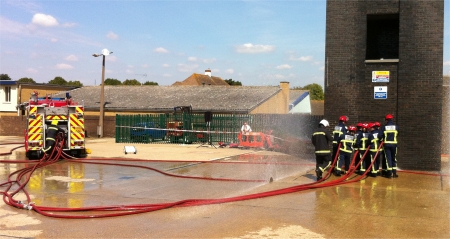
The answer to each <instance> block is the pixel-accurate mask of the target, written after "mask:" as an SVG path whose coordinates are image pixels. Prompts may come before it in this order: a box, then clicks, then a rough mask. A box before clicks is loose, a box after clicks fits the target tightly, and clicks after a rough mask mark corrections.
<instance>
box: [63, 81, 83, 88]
mask: <svg viewBox="0 0 450 239" xmlns="http://www.w3.org/2000/svg"><path fill="white" fill-rule="evenodd" d="M66 85H70V86H78V87H82V86H83V84H82V83H81V82H80V81H78V80H77V81H69V82H67V84H66Z"/></svg>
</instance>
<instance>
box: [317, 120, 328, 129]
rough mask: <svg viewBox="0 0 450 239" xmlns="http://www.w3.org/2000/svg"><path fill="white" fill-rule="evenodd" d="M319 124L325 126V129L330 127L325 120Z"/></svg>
mask: <svg viewBox="0 0 450 239" xmlns="http://www.w3.org/2000/svg"><path fill="white" fill-rule="evenodd" d="M319 124H321V125H323V126H325V127H328V126H330V124H329V123H328V120H326V119H323V120H321V121H320V122H319Z"/></svg>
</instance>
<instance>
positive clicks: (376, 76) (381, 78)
mask: <svg viewBox="0 0 450 239" xmlns="http://www.w3.org/2000/svg"><path fill="white" fill-rule="evenodd" d="M372 82H389V71H372Z"/></svg>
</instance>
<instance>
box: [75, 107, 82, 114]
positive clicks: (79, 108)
mask: <svg viewBox="0 0 450 239" xmlns="http://www.w3.org/2000/svg"><path fill="white" fill-rule="evenodd" d="M75 112H77V113H81V114H83V113H84V109H83V107H80V106H77V107H75Z"/></svg>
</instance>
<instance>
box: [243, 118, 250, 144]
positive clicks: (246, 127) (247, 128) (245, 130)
mask: <svg viewBox="0 0 450 239" xmlns="http://www.w3.org/2000/svg"><path fill="white" fill-rule="evenodd" d="M250 132H252V128H251V127H250V125H248V124H247V122H244V125H242V127H241V133H242V140H243V141H247V135H249V133H250Z"/></svg>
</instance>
